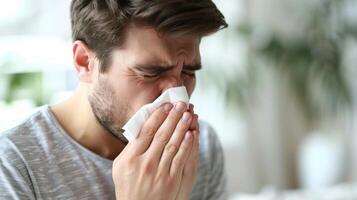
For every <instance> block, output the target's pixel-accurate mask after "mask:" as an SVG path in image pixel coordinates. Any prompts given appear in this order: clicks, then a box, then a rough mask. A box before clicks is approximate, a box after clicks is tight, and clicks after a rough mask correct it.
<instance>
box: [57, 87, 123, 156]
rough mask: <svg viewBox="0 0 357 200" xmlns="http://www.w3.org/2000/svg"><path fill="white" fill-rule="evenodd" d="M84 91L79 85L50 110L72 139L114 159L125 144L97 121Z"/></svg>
mask: <svg viewBox="0 0 357 200" xmlns="http://www.w3.org/2000/svg"><path fill="white" fill-rule="evenodd" d="M86 91H87V90H86V88H85V85H80V86H79V87H78V88H77V90H76V91H75V92H74V94H73V95H72V96H71V97H70V98H69V99H67V100H65V101H63V102H61V103H59V104H57V105H54V106H52V107H51V109H52V112H53V114H54V115H55V117H56V118H57V120H58V121H59V123H60V124H61V126H62V127H63V129H64V130H65V131H66V132H67V134H68V135H69V136H71V137H72V138H73V139H74V140H76V141H77V142H78V143H80V144H81V145H82V146H84V147H86V148H87V149H89V150H91V151H92V152H94V153H96V154H98V155H100V156H102V157H104V158H107V159H111V160H114V159H115V158H116V157H117V156H118V155H119V154H120V152H121V151H122V150H123V149H124V147H125V145H124V144H123V143H121V142H120V140H118V139H117V138H115V137H114V136H113V135H112V134H111V133H109V132H108V131H107V130H106V129H105V128H103V127H102V126H101V125H100V124H99V123H98V121H97V120H96V118H95V116H94V114H93V111H92V109H91V107H90V104H89V102H88V99H87V92H86Z"/></svg>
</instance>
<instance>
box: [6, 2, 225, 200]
mask: <svg viewBox="0 0 357 200" xmlns="http://www.w3.org/2000/svg"><path fill="white" fill-rule="evenodd" d="M71 20H72V21H71V22H72V34H73V63H74V66H75V69H76V72H77V74H78V77H79V80H80V84H79V86H78V88H77V89H76V91H75V92H74V94H73V95H72V96H71V97H70V98H69V99H67V100H66V101H63V102H61V103H59V104H58V105H54V106H44V107H42V108H41V109H40V110H39V111H37V112H36V113H34V114H33V115H32V116H30V117H29V118H28V119H27V120H26V121H24V122H23V123H21V124H20V125H18V126H16V127H14V128H12V129H10V130H8V131H6V132H5V133H2V134H1V135H0V177H1V178H0V198H1V199H118V200H127V199H133V200H143V199H145V200H146V199H148V200H151V199H154V200H160V199H162V200H171V199H172V200H174V199H177V200H183V199H215V200H216V199H224V198H225V177H224V167H223V157H222V149H221V147H220V144H219V142H218V140H217V137H216V135H215V133H214V132H213V131H212V129H210V128H209V127H208V126H207V125H205V124H204V123H201V122H200V123H198V116H197V115H196V114H195V113H194V111H193V106H192V105H190V107H189V109H188V110H187V105H186V104H185V103H183V102H178V103H175V104H174V105H172V104H165V105H162V106H161V107H160V108H158V109H157V110H155V111H154V112H153V113H152V114H151V116H150V118H149V119H148V120H147V121H146V122H145V124H144V125H143V127H142V129H141V132H140V133H139V136H138V137H137V138H136V139H135V140H134V141H131V142H129V143H127V141H126V138H125V137H124V136H123V135H122V132H123V131H122V127H123V125H124V124H125V123H126V122H127V121H128V119H129V118H130V117H131V116H132V115H133V114H134V113H135V112H136V111H137V110H139V108H140V107H142V106H143V105H144V104H147V103H150V102H152V101H154V100H155V99H156V98H157V97H158V96H160V94H162V93H163V92H164V91H166V90H167V89H169V88H172V87H176V86H181V85H184V86H185V87H186V88H187V91H188V93H189V95H191V94H192V92H193V90H194V87H195V71H196V70H199V69H200V68H201V60H200V52H199V44H200V41H201V38H202V37H204V36H206V35H208V34H211V33H214V32H216V31H217V30H219V29H221V28H224V27H226V26H227V24H226V22H225V20H224V17H223V16H222V14H221V13H220V12H219V11H218V9H217V8H216V6H215V5H214V4H213V3H212V2H211V0H170V1H168V0H157V1H148V0H73V1H72V4H71ZM199 144H200V145H199Z"/></svg>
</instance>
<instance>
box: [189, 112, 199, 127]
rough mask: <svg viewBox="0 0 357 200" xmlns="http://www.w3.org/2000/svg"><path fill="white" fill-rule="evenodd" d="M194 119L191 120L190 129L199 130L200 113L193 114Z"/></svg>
mask: <svg viewBox="0 0 357 200" xmlns="http://www.w3.org/2000/svg"><path fill="white" fill-rule="evenodd" d="M192 118H193V120H192V122H191V125H190V128H189V130H192V131H193V130H198V128H199V126H198V115H197V114H194V115H193V117H192Z"/></svg>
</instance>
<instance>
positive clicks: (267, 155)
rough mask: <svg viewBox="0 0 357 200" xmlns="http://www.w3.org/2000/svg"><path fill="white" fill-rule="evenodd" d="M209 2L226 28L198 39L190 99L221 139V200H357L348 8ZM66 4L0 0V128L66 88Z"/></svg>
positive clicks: (352, 32) (355, 19) (354, 49)
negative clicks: (337, 197) (317, 195)
mask: <svg viewBox="0 0 357 200" xmlns="http://www.w3.org/2000/svg"><path fill="white" fill-rule="evenodd" d="M214 2H215V3H216V4H217V6H218V8H219V9H220V10H221V11H222V12H223V14H224V15H225V16H226V19H227V22H228V23H229V25H230V26H229V28H228V29H225V30H223V31H221V32H219V33H217V34H215V35H212V36H209V37H208V38H206V39H204V40H203V42H202V45H201V54H202V62H203V66H204V69H203V70H202V71H200V72H199V74H198V85H197V88H196V91H195V93H194V96H193V97H192V100H191V101H192V102H193V103H194V104H195V109H196V112H197V113H198V114H199V115H200V117H201V119H203V120H206V121H208V122H210V124H211V125H212V126H213V127H214V128H215V130H216V131H217V133H218V135H219V138H220V140H221V142H222V145H223V148H224V151H225V157H226V169H227V175H228V191H229V195H230V198H231V199H240V197H242V195H243V194H252V195H253V194H255V195H258V194H267V195H271V194H272V193H274V195H275V194H277V193H278V194H280V193H281V192H280V191H291V192H292V191H322V190H323V191H336V189H334V188H340V186H341V185H342V188H343V190H342V193H343V194H346V191H348V194H350V195H356V196H354V197H355V198H357V194H356V192H354V194H353V192H352V191H357V190H356V189H357V187H356V184H355V183H356V182H357V172H356V170H355V169H356V168H357V119H356V113H357V106H356V103H357V79H356V78H355V76H356V75H357V67H356V64H355V63H356V61H357V0H299V1H296V0H214ZM69 4H70V1H69V0H66V1H63V0H55V1H47V0H12V1H5V0H0V5H2V6H1V7H0V130H5V129H6V128H8V127H11V126H13V125H14V124H16V123H18V122H19V121H21V120H22V119H24V118H25V117H26V115H28V114H30V113H31V112H33V110H34V109H35V108H36V107H39V106H41V105H43V104H54V103H56V102H58V101H60V100H62V99H64V98H66V97H67V96H69V95H70V94H71V92H72V91H73V90H74V89H75V87H76V85H77V83H78V79H77V78H76V75H75V73H74V70H73V65H72V60H71V39H70V22H69ZM338 191H339V192H341V190H338ZM325 194H326V193H325Z"/></svg>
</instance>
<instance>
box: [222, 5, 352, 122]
mask: <svg viewBox="0 0 357 200" xmlns="http://www.w3.org/2000/svg"><path fill="white" fill-rule="evenodd" d="M343 3H344V1H343V0H340V1H335V0H326V1H323V2H322V4H321V6H317V7H316V8H314V9H312V10H311V11H310V12H309V13H306V15H307V17H306V20H307V21H306V24H307V26H306V27H305V28H306V30H307V31H306V32H305V33H304V35H303V37H293V36H292V37H291V38H288V39H286V38H282V37H280V35H279V34H277V33H274V32H273V33H272V34H271V37H270V39H269V41H268V42H266V43H264V44H263V45H261V44H259V45H256V46H255V45H251V46H250V58H249V63H248V66H247V68H246V72H245V74H235V75H233V76H230V77H229V78H227V79H226V82H225V84H224V90H225V94H226V95H225V96H226V101H227V103H228V105H234V107H237V106H236V105H239V108H240V109H241V110H243V111H244V110H245V109H246V108H247V107H248V106H249V103H250V100H251V98H253V97H252V95H253V94H254V92H256V87H257V86H258V85H259V81H260V80H259V79H260V73H263V72H262V71H263V70H262V68H264V67H269V68H270V70H273V71H274V72H275V73H277V74H279V76H281V77H284V80H287V82H288V84H289V86H290V87H291V91H292V92H293V94H295V97H296V99H298V101H299V102H300V104H301V105H302V106H301V107H302V108H304V114H305V115H306V117H308V118H309V119H312V120H315V119H319V118H320V117H321V116H322V115H324V114H326V112H327V113H329V114H331V115H334V114H337V113H338V112H339V111H340V110H341V109H346V108H349V107H350V106H351V104H352V103H351V102H352V101H351V92H350V88H349V87H348V85H347V83H346V79H345V77H344V70H343V63H342V57H343V48H344V46H343V45H344V44H345V42H344V41H345V40H346V39H347V38H349V37H354V36H356V28H354V26H351V25H349V24H347V23H346V22H345V20H344V18H343V15H342V11H341V10H342V9H341V8H342V6H343ZM254 31H256V30H255V29H254V26H253V25H252V24H251V23H250V22H249V21H247V22H245V23H243V24H242V25H240V26H239V29H238V32H239V34H240V35H242V36H244V37H245V38H246V39H247V40H248V41H250V43H251V44H254V43H255V40H256V38H255V37H254V34H253V33H254ZM261 63H264V65H261Z"/></svg>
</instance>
